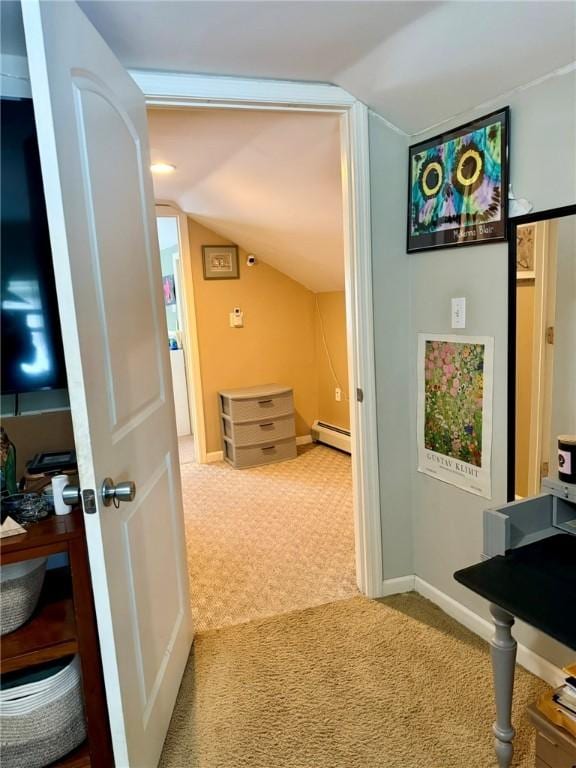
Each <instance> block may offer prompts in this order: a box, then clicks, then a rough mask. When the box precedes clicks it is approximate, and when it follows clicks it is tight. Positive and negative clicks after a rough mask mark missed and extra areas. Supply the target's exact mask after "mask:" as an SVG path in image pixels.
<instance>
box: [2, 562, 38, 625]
mask: <svg viewBox="0 0 576 768" xmlns="http://www.w3.org/2000/svg"><path fill="white" fill-rule="evenodd" d="M45 573H46V558H45V557H38V558H36V559H35V560H23V561H22V562H20V563H14V564H12V565H3V566H2V567H1V568H0V585H1V589H0V635H6V634H7V633H8V632H14V630H15V629H18V627H21V626H22V624H25V623H26V622H27V621H28V619H29V618H30V616H32V614H33V613H34V609H35V608H36V604H37V602H38V598H39V597H40V592H41V591H42V585H43V584H44V574H45Z"/></svg>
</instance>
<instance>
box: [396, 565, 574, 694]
mask: <svg viewBox="0 0 576 768" xmlns="http://www.w3.org/2000/svg"><path fill="white" fill-rule="evenodd" d="M413 579H414V589H415V590H416V592H418V593H419V594H421V595H422V597H426V598H428V600H431V601H432V602H433V603H435V604H436V605H437V606H438V607H439V608H441V609H442V610H443V611H444V613H447V614H448V615H449V616H451V617H452V618H453V619H456V621H457V622H459V623H460V624H462V625H464V626H465V627H466V628H467V629H469V630H471V631H472V632H474V633H475V634H476V635H479V636H480V637H481V638H482V639H483V640H487V641H489V640H490V639H491V637H492V635H493V633H494V627H493V625H492V622H490V621H488V620H487V619H483V618H482V617H481V616H478V614H477V613H474V611H471V610H470V608H467V607H466V606H465V605H462V603H459V602H458V601H457V600H454V598H453V597H450V596H449V595H447V594H446V593H445V592H441V591H440V590H439V589H437V588H436V587H433V586H432V584H429V583H428V582H427V581H424V579H421V578H420V577H419V576H414V577H413ZM391 581H397V579H391ZM384 583H386V582H384ZM516 659H517V662H518V664H520V666H522V667H524V669H527V670H528V671H529V672H532V674H533V675H536V677H540V678H541V679H542V680H545V681H546V682H547V683H549V684H550V685H552V686H553V687H557V686H558V685H560V684H561V683H562V681H563V680H564V677H565V675H564V674H563V673H562V670H561V669H559V668H558V667H556V666H554V664H552V663H551V662H549V661H547V660H546V659H543V658H542V656H538V654H537V653H534V651H531V650H530V648H527V647H526V646H525V645H522V644H521V643H518V653H517V657H516Z"/></svg>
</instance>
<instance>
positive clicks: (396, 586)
mask: <svg viewBox="0 0 576 768" xmlns="http://www.w3.org/2000/svg"><path fill="white" fill-rule="evenodd" d="M414 579H415V576H414V575H412V576H398V577H397V578H396V579H384V581H383V582H382V590H381V591H382V597H389V596H390V595H400V594H402V593H403V592H414Z"/></svg>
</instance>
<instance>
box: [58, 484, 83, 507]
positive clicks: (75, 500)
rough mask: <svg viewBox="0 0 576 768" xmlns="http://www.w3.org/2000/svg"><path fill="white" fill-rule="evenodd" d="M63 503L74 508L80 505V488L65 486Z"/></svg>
mask: <svg viewBox="0 0 576 768" xmlns="http://www.w3.org/2000/svg"><path fill="white" fill-rule="evenodd" d="M62 501H63V502H64V504H68V505H69V506H70V507H73V506H74V505H75V504H80V488H79V486H77V485H65V486H64V488H62Z"/></svg>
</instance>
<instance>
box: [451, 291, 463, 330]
mask: <svg viewBox="0 0 576 768" xmlns="http://www.w3.org/2000/svg"><path fill="white" fill-rule="evenodd" d="M452 328H466V299H465V298H461V299H452Z"/></svg>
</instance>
